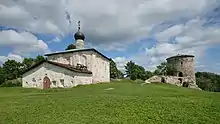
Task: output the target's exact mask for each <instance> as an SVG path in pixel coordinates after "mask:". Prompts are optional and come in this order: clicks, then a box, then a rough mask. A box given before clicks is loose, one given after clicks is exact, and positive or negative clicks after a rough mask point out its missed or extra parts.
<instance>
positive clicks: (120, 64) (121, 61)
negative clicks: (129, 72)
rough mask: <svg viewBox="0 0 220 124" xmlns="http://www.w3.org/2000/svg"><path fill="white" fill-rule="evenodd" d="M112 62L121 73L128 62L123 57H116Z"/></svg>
mask: <svg viewBox="0 0 220 124" xmlns="http://www.w3.org/2000/svg"><path fill="white" fill-rule="evenodd" d="M113 61H114V62H115V63H116V65H117V68H118V69H119V70H120V71H122V72H125V68H124V66H125V64H126V63H127V62H128V60H127V59H126V58H125V57H116V58H114V59H113Z"/></svg>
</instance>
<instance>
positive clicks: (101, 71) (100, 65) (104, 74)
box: [92, 52, 110, 83]
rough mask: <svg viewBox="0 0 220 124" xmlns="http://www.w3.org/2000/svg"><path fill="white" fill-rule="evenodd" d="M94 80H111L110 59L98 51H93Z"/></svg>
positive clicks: (96, 81) (97, 81)
mask: <svg viewBox="0 0 220 124" xmlns="http://www.w3.org/2000/svg"><path fill="white" fill-rule="evenodd" d="M92 73H93V82H94V83H99V82H110V67H109V61H108V60H107V59H105V58H103V57H102V56H101V55H99V54H97V53H95V52H94V53H93V59H92Z"/></svg>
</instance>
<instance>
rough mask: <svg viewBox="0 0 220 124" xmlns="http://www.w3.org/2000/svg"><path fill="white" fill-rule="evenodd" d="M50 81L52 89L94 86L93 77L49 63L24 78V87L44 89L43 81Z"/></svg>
mask: <svg viewBox="0 0 220 124" xmlns="http://www.w3.org/2000/svg"><path fill="white" fill-rule="evenodd" d="M45 76H47V77H48V78H49V79H50V82H51V85H50V87H51V88H57V87H62V88H71V87H73V86H77V85H85V84H92V75H91V74H84V73H76V72H73V71H70V70H67V69H65V68H61V67H58V66H55V65H52V64H49V63H46V62H45V63H43V64H41V65H39V66H38V67H36V68H33V69H32V70H30V71H28V72H26V73H25V74H23V76H22V87H25V88H40V89H43V79H44V77H45Z"/></svg>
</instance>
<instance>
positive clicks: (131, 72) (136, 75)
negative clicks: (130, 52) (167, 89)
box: [125, 61, 147, 80]
mask: <svg viewBox="0 0 220 124" xmlns="http://www.w3.org/2000/svg"><path fill="white" fill-rule="evenodd" d="M125 69H126V74H127V76H128V77H130V79H131V80H136V79H142V80H146V79H147V74H146V71H145V69H144V67H142V66H140V65H136V64H135V63H134V62H133V61H129V62H127V64H126V65H125Z"/></svg>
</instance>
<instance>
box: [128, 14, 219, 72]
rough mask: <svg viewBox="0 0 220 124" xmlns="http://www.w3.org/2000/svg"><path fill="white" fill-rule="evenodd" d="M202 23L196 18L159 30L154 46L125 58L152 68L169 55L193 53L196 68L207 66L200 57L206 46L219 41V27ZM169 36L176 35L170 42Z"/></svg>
mask: <svg viewBox="0 0 220 124" xmlns="http://www.w3.org/2000/svg"><path fill="white" fill-rule="evenodd" d="M203 24H204V21H203V20H200V19H199V18H197V19H193V20H190V21H188V22H187V23H186V24H185V25H181V26H180V25H174V26H173V27H170V28H168V29H166V30H164V31H162V32H159V33H158V34H156V35H157V36H159V37H157V38H158V39H157V40H158V41H159V42H158V43H157V44H156V45H155V46H153V47H151V48H146V49H145V53H138V54H136V55H134V56H132V57H130V58H127V60H133V61H135V62H137V63H139V64H140V65H142V66H144V67H145V68H146V69H149V70H153V69H155V67H156V65H158V64H160V63H161V62H163V61H166V58H168V57H170V56H174V55H177V54H192V55H195V67H196V68H198V69H200V70H201V68H207V66H205V65H203V64H201V61H202V57H203V54H204V52H205V50H206V49H207V48H209V47H210V46H213V45H215V44H219V43H220V40H219V39H220V29H219V28H217V27H211V26H209V27H203ZM174 29H175V31H174ZM171 37H176V38H175V41H173V42H170V38H171ZM164 41H166V42H164ZM168 41H169V42H168ZM203 61H204V60H203Z"/></svg>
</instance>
